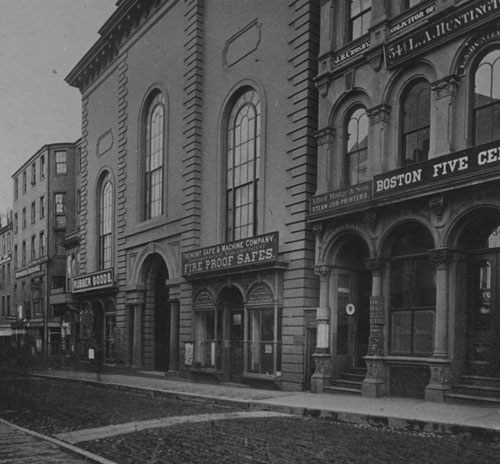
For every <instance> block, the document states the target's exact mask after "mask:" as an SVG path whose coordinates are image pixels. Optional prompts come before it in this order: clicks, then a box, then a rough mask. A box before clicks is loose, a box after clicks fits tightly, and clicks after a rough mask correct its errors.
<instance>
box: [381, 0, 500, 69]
mask: <svg viewBox="0 0 500 464" xmlns="http://www.w3.org/2000/svg"><path fill="white" fill-rule="evenodd" d="M499 12H500V0H477V1H473V2H467V3H466V5H465V6H464V7H463V8H461V9H457V10H455V11H454V12H452V13H450V14H448V15H446V16H443V17H441V18H440V19H439V20H437V21H434V22H432V23H430V24H428V25H426V26H424V27H421V28H419V29H418V30H416V31H414V32H412V33H410V34H408V35H406V36H405V37H403V38H401V39H400V40H396V41H394V42H392V43H389V44H387V45H385V46H384V52H385V59H386V64H387V67H388V68H391V67H393V66H396V65H397V64H399V63H402V62H404V61H406V60H407V59H409V58H411V57H413V56H415V55H417V54H420V53H423V52H424V51H426V50H428V49H430V48H434V47H436V46H438V45H439V44H440V43H442V42H443V41H444V40H449V39H452V38H454V37H457V36H459V35H461V34H464V33H466V32H468V31H470V30H472V29H475V28H477V27H478V26H480V25H481V24H483V23H485V22H486V21H490V20H491V19H492V18H493V17H494V16H495V15H496V14H497V13H499Z"/></svg>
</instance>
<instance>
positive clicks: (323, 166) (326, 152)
mask: <svg viewBox="0 0 500 464" xmlns="http://www.w3.org/2000/svg"><path fill="white" fill-rule="evenodd" d="M316 139H317V141H318V172H319V173H321V174H320V175H318V188H317V193H319V194H320V193H326V192H331V191H332V190H334V189H335V188H338V186H334V184H333V182H334V180H333V177H334V176H333V173H334V172H336V169H335V167H336V166H335V165H334V163H335V159H334V157H333V151H334V147H333V144H334V141H335V129H334V128H333V127H325V128H324V129H321V130H319V131H317V132H316Z"/></svg>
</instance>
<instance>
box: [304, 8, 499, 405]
mask: <svg viewBox="0 0 500 464" xmlns="http://www.w3.org/2000/svg"><path fill="white" fill-rule="evenodd" d="M499 17H500V3H499V2H497V1H496V0H476V1H446V0H435V1H404V2H403V1H402V2H385V1H382V0H373V1H363V2H361V1H350V2H343V1H334V0H324V1H322V2H321V18H322V22H321V26H322V27H321V40H320V54H319V72H318V78H317V86H318V90H319V92H320V99H319V131H318V144H319V145H318V189H317V193H316V195H315V196H314V197H313V199H312V202H311V215H310V217H309V221H310V223H311V224H312V225H313V226H314V228H315V230H316V233H317V235H316V237H317V238H316V266H317V270H318V272H319V274H320V293H319V294H320V298H319V309H318V311H317V325H318V341H317V348H316V373H315V375H314V381H313V384H314V388H315V389H316V390H317V391H326V390H328V389H330V388H336V387H339V386H341V385H342V381H343V380H346V379H347V378H348V374H349V372H350V371H351V372H352V371H353V370H356V369H357V370H358V372H359V371H361V372H362V373H363V374H362V378H363V381H362V383H361V390H362V393H363V395H366V396H381V395H398V396H401V395H402V396H415V397H420V398H424V397H425V398H426V399H428V400H434V401H443V400H445V399H447V398H449V397H452V396H453V395H456V394H458V393H459V390H458V389H459V387H460V386H463V384H468V387H469V391H472V392H473V389H474V387H475V386H477V385H479V384H481V385H482V386H485V385H490V386H492V385H493V386H495V385H497V386H498V381H499V380H500V379H499V377H500V369H499V368H500V366H499V360H500V342H499V341H500V336H499V334H500V325H499V324H500V313H499V312H498V309H497V308H498V299H499V298H500V294H499V292H498V291H497V290H498V289H497V286H498V282H499V280H498V275H497V270H498V266H497V264H498V262H499V256H500V255H499V250H500V248H499V246H500V242H499V240H498V234H499V231H500V229H499V226H500V195H499V193H498V192H499V189H498V187H499V179H500V171H499V169H498V167H499V164H498V160H499V159H500V157H499V148H498V147H499V145H500V129H499V128H500V124H499V114H500V110H499V108H500V107H499V105H500V104H499V101H500V100H499V98H500V92H499V89H500V72H499V69H500V29H499ZM344 385H345V384H344ZM462 393H463V391H462Z"/></svg>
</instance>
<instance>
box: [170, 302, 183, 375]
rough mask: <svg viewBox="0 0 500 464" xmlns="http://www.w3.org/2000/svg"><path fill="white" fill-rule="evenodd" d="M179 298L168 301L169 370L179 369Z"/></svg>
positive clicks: (175, 370)
mask: <svg viewBox="0 0 500 464" xmlns="http://www.w3.org/2000/svg"><path fill="white" fill-rule="evenodd" d="M179 309H180V304H179V300H171V301H170V358H169V362H168V370H169V372H177V371H178V370H179Z"/></svg>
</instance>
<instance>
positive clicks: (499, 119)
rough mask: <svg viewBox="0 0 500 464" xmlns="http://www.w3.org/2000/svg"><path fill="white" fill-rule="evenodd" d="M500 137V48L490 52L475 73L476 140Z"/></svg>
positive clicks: (484, 141)
mask: <svg viewBox="0 0 500 464" xmlns="http://www.w3.org/2000/svg"><path fill="white" fill-rule="evenodd" d="M498 139H500V50H494V51H492V52H490V53H488V54H487V55H486V56H485V57H484V58H483V59H482V60H481V62H480V63H479V66H478V67H477V69H476V72H475V75H474V141H475V144H476V145H481V144H483V143H487V142H492V141H494V140H498Z"/></svg>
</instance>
